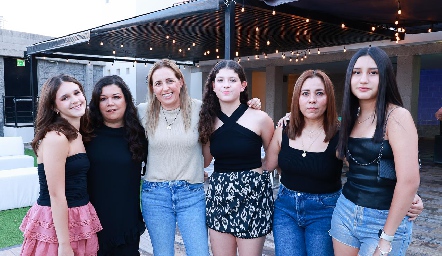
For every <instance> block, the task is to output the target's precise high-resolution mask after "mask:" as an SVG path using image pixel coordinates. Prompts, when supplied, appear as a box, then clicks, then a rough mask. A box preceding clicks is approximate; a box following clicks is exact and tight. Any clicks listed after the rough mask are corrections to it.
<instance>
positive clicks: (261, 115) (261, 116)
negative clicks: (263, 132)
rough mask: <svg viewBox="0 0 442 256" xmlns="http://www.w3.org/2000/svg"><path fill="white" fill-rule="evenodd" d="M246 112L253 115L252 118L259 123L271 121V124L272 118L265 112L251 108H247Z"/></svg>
mask: <svg viewBox="0 0 442 256" xmlns="http://www.w3.org/2000/svg"><path fill="white" fill-rule="evenodd" d="M248 112H249V113H250V115H252V116H253V118H256V120H258V122H260V123H261V124H265V123H272V125H273V120H272V118H271V117H270V116H269V115H268V114H267V113H266V112H264V111H262V110H258V109H252V108H249V109H248Z"/></svg>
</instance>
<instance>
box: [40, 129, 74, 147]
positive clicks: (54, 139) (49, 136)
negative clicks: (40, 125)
mask: <svg viewBox="0 0 442 256" xmlns="http://www.w3.org/2000/svg"><path fill="white" fill-rule="evenodd" d="M43 141H44V142H45V144H65V143H67V144H69V141H68V138H66V136H65V135H64V134H63V133H61V132H57V131H50V132H48V133H46V136H45V137H44V138H43Z"/></svg>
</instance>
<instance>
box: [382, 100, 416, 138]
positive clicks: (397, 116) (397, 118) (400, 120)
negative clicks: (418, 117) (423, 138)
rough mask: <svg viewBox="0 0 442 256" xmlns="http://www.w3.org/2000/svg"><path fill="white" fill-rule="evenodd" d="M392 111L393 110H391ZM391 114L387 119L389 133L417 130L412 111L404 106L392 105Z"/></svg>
mask: <svg viewBox="0 0 442 256" xmlns="http://www.w3.org/2000/svg"><path fill="white" fill-rule="evenodd" d="M390 111H391V112H390ZM389 113H390V116H389V117H388V121H387V133H390V134H391V132H413V133H414V132H415V131H416V126H415V124H414V121H413V117H412V116H411V113H410V111H408V110H407V109H405V108H403V107H396V106H393V107H390V108H389Z"/></svg>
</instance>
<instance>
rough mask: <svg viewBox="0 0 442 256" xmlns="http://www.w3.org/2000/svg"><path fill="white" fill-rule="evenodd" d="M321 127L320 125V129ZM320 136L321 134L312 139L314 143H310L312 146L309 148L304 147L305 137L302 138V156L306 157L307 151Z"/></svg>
mask: <svg viewBox="0 0 442 256" xmlns="http://www.w3.org/2000/svg"><path fill="white" fill-rule="evenodd" d="M321 127H322V125H321ZM321 127H319V130H320V129H321ZM318 138H319V134H318V136H316V138H315V139H314V140H313V141H312V143H310V146H308V148H305V147H304V139H301V143H302V148H303V150H302V154H301V156H302V157H306V156H307V153H306V152H307V151H308V150H309V149H310V148H311V147H312V145H313V143H315V141H316V140H317V139H318Z"/></svg>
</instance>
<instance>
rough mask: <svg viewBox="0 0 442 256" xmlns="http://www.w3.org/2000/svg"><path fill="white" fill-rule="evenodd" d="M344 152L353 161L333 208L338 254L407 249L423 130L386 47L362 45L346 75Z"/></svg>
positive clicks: (341, 143)
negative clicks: (409, 106) (419, 131)
mask: <svg viewBox="0 0 442 256" xmlns="http://www.w3.org/2000/svg"><path fill="white" fill-rule="evenodd" d="M337 151H338V156H339V157H341V158H344V157H345V158H346V159H347V161H348V163H349V172H348V173H347V182H346V183H345V185H344V187H343V190H342V195H341V197H340V198H339V199H338V202H337V204H336V208H335V211H334V213H333V218H332V225H331V230H330V235H331V236H332V237H333V247H334V251H335V254H336V255H362V256H364V255H370V256H371V255H387V254H388V255H405V251H406V250H407V248H408V245H409V244H410V241H411V232H412V223H411V222H409V221H408V218H409V217H407V216H406V214H407V211H408V210H409V206H410V204H411V203H412V202H413V197H414V195H415V193H416V191H417V189H418V187H419V179H420V177H419V160H418V136H417V131H416V127H415V125H414V122H413V118H412V117H411V114H410V112H409V111H408V110H406V109H405V108H403V104H402V100H401V97H400V94H399V90H398V86H397V83H396V76H395V74H394V70H393V66H392V64H391V61H390V59H389V57H388V55H387V54H386V53H385V52H384V51H383V50H381V49H380V48H378V47H368V48H363V49H360V50H359V51H358V52H357V53H356V54H355V55H354V56H353V57H352V59H351V60H350V64H349V66H348V68H347V77H346V81H345V89H344V100H343V106H342V123H341V130H340V137H339V143H338V148H337Z"/></svg>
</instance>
